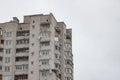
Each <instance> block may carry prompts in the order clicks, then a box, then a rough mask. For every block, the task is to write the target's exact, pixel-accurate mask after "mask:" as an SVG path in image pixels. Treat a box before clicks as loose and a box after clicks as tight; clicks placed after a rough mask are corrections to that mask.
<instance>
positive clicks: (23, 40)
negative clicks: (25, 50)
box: [17, 39, 29, 44]
mask: <svg viewBox="0 0 120 80" xmlns="http://www.w3.org/2000/svg"><path fill="white" fill-rule="evenodd" d="M28 43H29V39H20V40H17V44H28Z"/></svg>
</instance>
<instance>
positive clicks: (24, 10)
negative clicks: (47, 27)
mask: <svg viewBox="0 0 120 80" xmlns="http://www.w3.org/2000/svg"><path fill="white" fill-rule="evenodd" d="M50 12H52V13H53V14H54V16H55V17H56V18H57V20H58V21H64V22H65V23H66V24H67V25H68V27H69V28H72V29H73V54H74V79H75V80H120V0H0V22H6V21H9V20H11V19H12V17H14V16H17V17H18V18H19V19H20V20H21V21H22V20H23V15H30V14H39V13H45V14H46V13H50Z"/></svg>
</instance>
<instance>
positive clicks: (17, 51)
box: [16, 47, 29, 53]
mask: <svg viewBox="0 0 120 80" xmlns="http://www.w3.org/2000/svg"><path fill="white" fill-rule="evenodd" d="M28 52H29V48H28V47H22V48H17V49H16V53H28Z"/></svg>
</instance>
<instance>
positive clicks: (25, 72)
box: [15, 70, 28, 80]
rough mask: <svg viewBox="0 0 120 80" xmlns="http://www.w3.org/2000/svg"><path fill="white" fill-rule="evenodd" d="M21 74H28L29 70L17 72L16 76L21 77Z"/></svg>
mask: <svg viewBox="0 0 120 80" xmlns="http://www.w3.org/2000/svg"><path fill="white" fill-rule="evenodd" d="M20 74H28V70H24V71H23V70H21V71H15V75H20ZM21 80H22V79H21Z"/></svg>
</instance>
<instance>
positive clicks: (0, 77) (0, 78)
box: [0, 72, 2, 80]
mask: <svg viewBox="0 0 120 80" xmlns="http://www.w3.org/2000/svg"><path fill="white" fill-rule="evenodd" d="M0 80H2V74H1V72H0Z"/></svg>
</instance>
